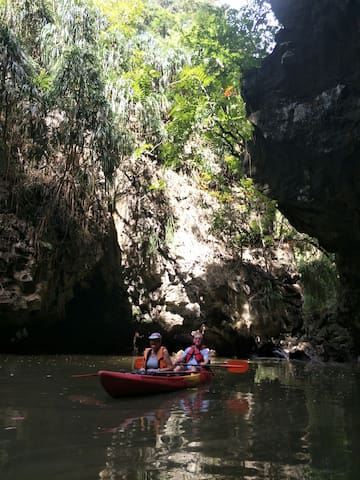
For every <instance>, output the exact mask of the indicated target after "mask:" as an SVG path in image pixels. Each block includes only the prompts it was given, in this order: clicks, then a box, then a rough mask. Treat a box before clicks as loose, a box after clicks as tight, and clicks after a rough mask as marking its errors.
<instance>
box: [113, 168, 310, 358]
mask: <svg viewBox="0 0 360 480" xmlns="http://www.w3.org/2000/svg"><path fill="white" fill-rule="evenodd" d="M117 183H118V190H117V191H118V193H117V199H116V207H115V210H114V220H115V224H116V229H117V232H118V241H119V245H120V249H121V259H122V266H123V269H124V275H125V278H126V282H127V285H128V294H129V298H130V301H131V303H132V305H133V314H134V320H135V322H136V326H137V328H138V329H139V332H140V333H143V334H144V335H145V338H146V333H148V332H150V330H152V329H156V328H157V329H160V330H161V331H162V332H164V334H165V337H166V343H167V345H168V346H169V348H170V349H174V350H177V349H179V347H180V346H183V344H185V343H186V344H188V343H189V341H191V337H190V332H191V331H192V330H194V329H196V328H199V326H200V325H201V323H202V322H206V325H207V334H206V335H207V342H208V343H209V344H210V345H211V346H212V347H213V348H215V349H216V351H217V352H218V353H219V354H223V355H249V354H251V352H252V348H253V347H254V345H253V341H254V337H255V336H257V335H258V336H260V337H261V338H266V337H271V336H274V337H278V336H279V335H281V334H286V333H291V332H293V331H295V330H298V329H299V326H300V325H301V318H302V317H301V306H302V296H301V290H300V287H299V285H297V275H296V269H295V262H294V257H293V252H292V250H291V248H289V246H288V245H282V246H280V245H279V246H278V248H273V249H269V250H267V251H265V252H264V251H263V250H262V249H256V248H253V249H246V250H245V251H244V252H243V256H242V258H241V259H240V257H239V255H238V256H236V255H235V256H234V254H233V252H231V251H230V250H229V248H227V245H226V242H225V239H224V238H219V237H218V236H217V237H215V236H214V235H213V233H212V229H211V225H212V218H213V215H214V212H216V210H217V209H218V208H219V203H218V201H217V199H216V197H214V196H213V195H211V192H209V191H207V190H205V189H204V188H202V187H201V182H200V179H199V177H198V176H197V175H195V174H193V175H187V174H184V173H181V172H175V171H173V170H166V169H164V168H161V167H159V166H158V165H157V164H156V162H154V161H153V162H151V161H150V160H147V161H146V162H139V161H137V162H136V164H134V165H132V167H128V168H127V169H126V172H119V174H118V178H117ZM234 188H236V187H235V186H234ZM280 247H281V248H280ZM142 346H143V345H142Z"/></svg>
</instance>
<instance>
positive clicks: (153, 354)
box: [142, 332, 173, 372]
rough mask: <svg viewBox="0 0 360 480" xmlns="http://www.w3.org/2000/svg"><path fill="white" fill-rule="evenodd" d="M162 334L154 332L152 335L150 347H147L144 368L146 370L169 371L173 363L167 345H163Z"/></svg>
mask: <svg viewBox="0 0 360 480" xmlns="http://www.w3.org/2000/svg"><path fill="white" fill-rule="evenodd" d="M161 340H162V338H161V334H160V333H158V332H154V333H152V334H151V335H150V337H149V341H150V347H149V348H145V351H144V358H143V365H142V368H143V370H144V371H145V372H155V371H163V372H166V371H169V370H172V369H173V364H172V361H171V358H170V355H169V352H168V350H167V348H166V347H164V346H163V345H161Z"/></svg>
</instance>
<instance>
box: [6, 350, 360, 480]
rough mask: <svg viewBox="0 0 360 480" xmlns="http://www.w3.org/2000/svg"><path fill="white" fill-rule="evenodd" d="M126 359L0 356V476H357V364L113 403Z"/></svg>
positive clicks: (222, 374)
mask: <svg viewBox="0 0 360 480" xmlns="http://www.w3.org/2000/svg"><path fill="white" fill-rule="evenodd" d="M131 367H132V359H131V358H129V357H122V358H120V357H87V356H42V357H35V356H26V357H21V356H5V355H2V356H1V355H0V478H1V480H75V479H76V480H95V479H104V480H106V479H109V480H119V479H128V480H155V479H159V480H162V479H164V480H165V479H166V480H168V479H174V480H190V479H191V480H194V479H196V480H205V479H206V480H207V479H218V480H235V479H236V480H242V479H244V480H245V479H246V480H258V479H267V480H282V479H299V480H300V479H301V480H303V479H309V480H310V479H311V480H325V479H326V480H340V479H341V480H355V479H356V480H358V479H359V478H360V413H359V406H360V383H359V381H360V370H359V368H358V367H356V366H355V367H354V366H349V365H328V364H327V365H321V364H316V365H309V364H302V363H288V362H271V361H265V362H259V363H251V366H250V369H249V371H248V372H247V373H246V374H234V373H229V372H227V371H226V370H225V369H222V368H217V369H215V370H216V375H215V377H214V380H213V382H212V383H211V384H210V385H207V386H204V387H199V388H197V389H192V390H186V391H181V392H174V393H167V394H160V395H155V396H150V397H144V398H125V399H118V400H114V399H112V398H110V397H109V396H108V395H107V394H106V392H105V391H104V390H103V389H102V387H101V386H100V384H99V382H98V378H97V377H96V376H94V377H85V378H73V377H72V375H73V374H81V373H93V372H94V373H95V372H96V371H97V370H100V369H112V370H119V369H125V370H130V369H131Z"/></svg>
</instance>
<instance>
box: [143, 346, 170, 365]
mask: <svg viewBox="0 0 360 480" xmlns="http://www.w3.org/2000/svg"><path fill="white" fill-rule="evenodd" d="M164 349H165V347H164V346H162V345H161V346H160V348H159V350H158V351H157V361H158V368H166V367H167V365H166V363H165V360H164ZM150 352H151V348H145V351H144V358H143V368H145V369H146V364H147V361H148V359H149V356H150Z"/></svg>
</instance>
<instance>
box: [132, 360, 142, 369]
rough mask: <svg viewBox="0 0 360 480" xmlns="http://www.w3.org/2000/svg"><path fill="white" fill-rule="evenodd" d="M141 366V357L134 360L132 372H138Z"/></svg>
mask: <svg viewBox="0 0 360 480" xmlns="http://www.w3.org/2000/svg"><path fill="white" fill-rule="evenodd" d="M142 366H143V357H137V358H135V360H134V365H133V369H134V370H139V368H142Z"/></svg>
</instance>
